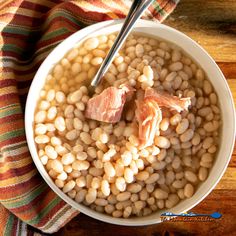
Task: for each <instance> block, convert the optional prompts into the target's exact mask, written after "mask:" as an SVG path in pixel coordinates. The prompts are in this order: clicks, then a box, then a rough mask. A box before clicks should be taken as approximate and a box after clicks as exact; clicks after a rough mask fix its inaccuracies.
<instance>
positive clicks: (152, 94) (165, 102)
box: [145, 88, 191, 112]
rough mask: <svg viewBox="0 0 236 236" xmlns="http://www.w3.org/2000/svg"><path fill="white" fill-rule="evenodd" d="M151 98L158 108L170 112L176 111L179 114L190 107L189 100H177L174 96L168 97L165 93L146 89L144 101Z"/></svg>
mask: <svg viewBox="0 0 236 236" xmlns="http://www.w3.org/2000/svg"><path fill="white" fill-rule="evenodd" d="M146 98H152V99H155V100H156V102H157V103H158V105H159V106H160V107H166V108H169V109H171V110H176V111H178V112H181V111H183V110H187V109H188V107H189V106H190V105H191V100H190V98H189V97H188V98H179V97H176V96H172V95H169V94H167V93H165V92H160V91H158V92H157V91H156V90H154V89H152V88H149V89H146V91H145V99H146Z"/></svg>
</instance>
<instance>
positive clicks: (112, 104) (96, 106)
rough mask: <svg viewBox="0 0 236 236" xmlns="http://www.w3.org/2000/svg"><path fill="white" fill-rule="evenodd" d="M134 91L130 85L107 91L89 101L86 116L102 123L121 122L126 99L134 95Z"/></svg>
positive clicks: (111, 88)
mask: <svg viewBox="0 0 236 236" xmlns="http://www.w3.org/2000/svg"><path fill="white" fill-rule="evenodd" d="M133 91H134V89H133V88H132V87H130V86H128V85H123V86H121V87H120V88H116V87H109V88H107V89H105V90H104V91H103V92H102V93H101V94H99V95H97V96H95V97H93V98H90V99H89V101H88V103H87V106H86V110H85V116H86V117H87V118H89V119H93V120H98V121H102V122H108V123H116V122H119V121H120V118H121V114H122V111H123V108H124V104H125V102H126V97H127V96H130V95H132V94H133Z"/></svg>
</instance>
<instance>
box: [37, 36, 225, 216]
mask: <svg viewBox="0 0 236 236" xmlns="http://www.w3.org/2000/svg"><path fill="white" fill-rule="evenodd" d="M114 39H115V34H111V35H102V36H98V37H96V38H90V39H87V40H86V41H85V42H84V43H83V44H82V45H81V44H80V45H77V46H76V47H75V48H73V49H72V50H71V51H70V52H69V53H68V54H67V55H66V56H65V57H64V58H63V59H61V60H60V62H59V63H58V64H56V65H55V66H54V68H53V70H52V71H51V72H50V74H48V76H47V80H46V84H45V86H44V88H43V90H41V93H40V98H39V101H38V106H37V109H36V112H35V124H34V131H35V142H36V144H37V148H38V155H39V158H40V160H41V162H42V164H43V165H44V166H45V169H46V170H47V172H48V174H49V175H50V177H51V178H52V179H53V181H54V182H55V184H56V185H57V186H58V188H60V189H61V190H62V191H63V192H64V193H67V194H68V196H70V197H71V198H72V199H74V200H75V201H76V202H78V203H82V204H84V205H87V206H89V207H91V208H92V209H94V210H96V211H98V212H103V213H106V214H109V215H112V216H113V217H124V218H128V217H130V216H146V215H149V214H151V213H152V212H154V211H158V210H159V209H163V208H172V207H173V206H175V205H176V204H178V203H179V202H180V201H181V200H183V199H186V198H190V197H192V196H193V194H194V192H195V191H196V189H197V187H198V185H199V184H200V183H201V182H203V181H205V180H206V179H207V177H208V173H209V171H210V168H211V167H212V164H213V162H214V158H215V154H216V152H217V148H218V142H219V129H220V125H221V116H220V109H219V106H218V99H217V95H216V93H215V92H214V89H213V87H212V84H211V83H210V81H209V80H208V79H207V78H206V75H205V74H204V72H203V70H202V69H201V68H199V67H198V65H197V64H196V63H194V62H193V61H192V59H190V58H189V56H188V55H187V54H185V53H184V52H183V51H182V50H180V49H179V48H178V47H176V46H175V45H172V44H170V43H168V42H164V41H160V40H158V39H154V38H150V37H149V36H140V35H135V34H133V35H131V36H129V37H128V39H127V40H126V43H125V45H124V46H123V47H122V49H121V50H120V52H119V54H118V55H117V57H116V58H115V60H114V62H113V64H112V65H111V67H110V69H109V71H108V72H107V73H106V75H105V79H104V81H103V83H102V84H101V85H99V86H98V87H97V88H96V90H95V95H94V96H96V94H99V93H101V92H102V91H103V90H104V89H105V88H106V87H108V86H116V87H119V85H121V84H124V83H127V82H128V83H129V84H130V85H131V86H133V87H134V88H135V89H136V95H135V96H136V97H139V98H140V97H142V96H143V93H144V90H145V89H146V88H148V87H153V88H158V89H163V90H165V91H167V92H168V93H169V94H172V95H176V96H182V97H191V107H190V108H189V110H188V111H183V112H181V113H177V112H175V111H170V110H167V109H163V110H162V112H163V119H162V121H161V124H160V130H159V133H157V135H156V137H155V140H154V144H153V145H152V146H149V147H147V148H145V149H139V140H138V125H137V122H136V121H135V107H134V104H127V105H126V108H125V110H124V112H123V117H122V120H121V121H120V122H118V123H117V124H108V123H103V122H97V121H94V120H89V119H86V118H85V117H84V110H85V108H86V103H87V101H88V100H89V98H90V97H89V94H88V89H87V85H88V84H89V82H90V80H91V79H92V78H93V77H94V75H95V73H96V71H97V70H98V68H99V66H100V64H101V63H102V61H103V59H104V57H105V56H106V54H107V52H108V50H109V48H110V47H111V46H112V44H113V42H114Z"/></svg>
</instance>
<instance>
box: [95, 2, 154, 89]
mask: <svg viewBox="0 0 236 236" xmlns="http://www.w3.org/2000/svg"><path fill="white" fill-rule="evenodd" d="M152 1H153V0H134V1H133V3H132V5H131V8H130V10H129V13H128V15H127V17H126V19H125V22H124V24H123V26H122V28H121V30H120V32H119V34H118V35H117V37H116V39H115V42H114V44H113V46H112V47H111V49H110V51H109V53H108V54H107V56H106V58H105V59H104V61H103V63H102V65H101V67H100V68H99V70H98V72H97V74H96V75H95V77H94V79H93V80H92V82H91V86H94V87H96V86H97V85H98V84H99V82H100V81H101V78H102V77H103V75H104V74H105V73H106V71H107V70H108V68H109V66H110V65H111V63H112V61H113V59H114V57H115V56H116V53H117V52H118V51H119V49H120V48H121V46H122V45H123V43H124V41H125V39H126V38H127V37H128V34H129V32H130V31H131V30H132V28H133V27H134V24H135V22H136V21H137V20H138V19H139V18H140V16H141V15H142V13H143V12H144V11H145V10H146V9H147V8H148V6H149V5H150V4H151V2H152Z"/></svg>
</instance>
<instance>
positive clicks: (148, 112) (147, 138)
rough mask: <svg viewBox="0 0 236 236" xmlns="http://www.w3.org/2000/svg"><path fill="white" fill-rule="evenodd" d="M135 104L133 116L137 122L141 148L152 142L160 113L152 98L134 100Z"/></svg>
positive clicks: (159, 120) (157, 127)
mask: <svg viewBox="0 0 236 236" xmlns="http://www.w3.org/2000/svg"><path fill="white" fill-rule="evenodd" d="M136 106H137V109H136V111H135V116H136V119H137V121H138V124H139V140H140V144H141V148H145V147H147V146H150V145H152V144H153V140H154V137H155V134H156V131H157V129H159V124H160V122H161V120H162V114H161V110H160V108H159V106H158V104H157V102H156V101H155V100H154V99H144V100H143V101H140V100H136Z"/></svg>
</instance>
